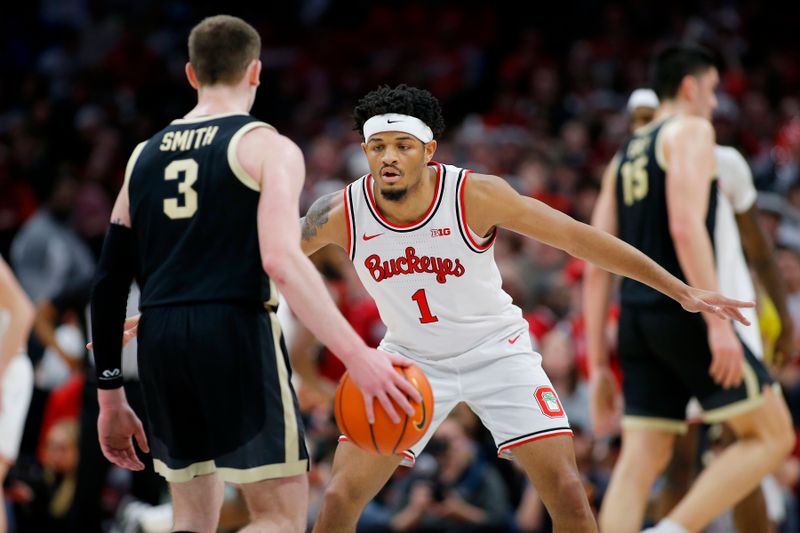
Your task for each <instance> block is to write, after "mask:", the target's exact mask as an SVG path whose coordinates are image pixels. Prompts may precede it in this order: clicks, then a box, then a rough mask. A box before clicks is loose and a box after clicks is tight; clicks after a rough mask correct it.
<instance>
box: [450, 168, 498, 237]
mask: <svg viewBox="0 0 800 533" xmlns="http://www.w3.org/2000/svg"><path fill="white" fill-rule="evenodd" d="M470 173H472V171H471V170H465V171H464V177H463V178H461V189H460V190H459V191H458V204H459V206H460V207H461V226H462V227H463V228H464V234H465V235H466V236H467V239H469V242H470V243H472V246H474V247H475V248H477V249H478V250H480V251H481V252H482V251H484V250H488V249H489V247H490V246H491V245H492V244H494V240H495V239H496V238H497V228H496V227H495V228H494V229H493V230H492V234H491V235H490V236H489V240H488V241H486V243H485V244H479V243H477V242H475V239H473V238H472V232H471V231H470V230H469V225H468V224H467V210H466V209H465V208H464V189H466V188H467V176H469V175H470Z"/></svg>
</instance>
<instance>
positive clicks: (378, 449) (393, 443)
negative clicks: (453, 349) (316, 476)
mask: <svg viewBox="0 0 800 533" xmlns="http://www.w3.org/2000/svg"><path fill="white" fill-rule="evenodd" d="M394 368H395V370H396V371H397V372H400V373H401V374H403V375H404V376H405V378H406V379H407V380H409V381H410V382H411V383H412V384H413V385H414V387H416V388H417V390H418V391H419V392H420V393H421V394H422V402H421V403H416V404H415V403H414V402H412V403H411V405H413V406H414V407H415V409H416V413H415V414H414V416H411V417H410V416H408V414H406V412H405V411H402V410H401V409H400V407H399V406H397V404H395V409H396V410H397V414H398V415H400V423H398V424H395V423H394V422H392V420H391V419H390V418H389V415H387V414H386V411H385V410H384V409H383V406H382V405H381V404H380V403H379V402H378V401H377V400H375V404H374V405H375V424H372V425H371V424H370V423H369V422H367V411H366V408H365V407H364V397H363V396H361V391H359V390H358V387H356V384H355V383H353V380H352V379H350V375H349V374H348V373H347V372H345V374H344V375H343V376H342V379H341V381H340V382H339V386H338V387H337V389H336V399H335V400H334V414H335V415H336V423H337V424H338V425H339V429H340V430H341V432H342V433H343V434H344V435H346V436H347V438H348V439H349V440H350V442H352V443H353V444H355V445H356V446H358V447H359V448H361V449H362V450H366V451H368V452H370V453H374V454H377V455H393V454H397V453H401V452H402V451H403V450H407V449H408V448H410V447H411V446H413V445H414V444H415V443H416V442H417V441H418V440H419V439H421V438H422V436H423V435H424V434H425V432H426V431H427V430H428V427H429V426H430V425H431V420H433V391H431V384H430V383H429V382H428V378H426V377H425V374H423V373H422V370H420V369H419V367H417V366H416V365H411V366H408V367H401V366H396V365H395V367H394Z"/></svg>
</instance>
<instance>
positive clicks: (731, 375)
mask: <svg viewBox="0 0 800 533" xmlns="http://www.w3.org/2000/svg"><path fill="white" fill-rule="evenodd" d="M708 345H709V347H710V348H711V367H710V368H709V369H708V373H709V374H711V377H712V378H714V381H716V382H717V383H719V384H720V385H721V386H722V387H724V388H726V389H729V388H731V387H736V386H738V385H739V384H740V383H741V382H742V366H743V365H744V350H743V349H742V343H741V342H740V341H739V338H738V337H737V336H736V333H735V332H734V331H733V325H732V324H731V323H730V321H728V320H717V319H714V318H712V319H711V321H710V322H709V327H708Z"/></svg>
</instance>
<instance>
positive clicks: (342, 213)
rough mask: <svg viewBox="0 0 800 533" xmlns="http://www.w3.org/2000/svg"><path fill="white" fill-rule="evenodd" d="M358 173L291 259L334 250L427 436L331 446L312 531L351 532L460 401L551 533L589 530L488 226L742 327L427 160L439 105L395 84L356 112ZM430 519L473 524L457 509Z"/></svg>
mask: <svg viewBox="0 0 800 533" xmlns="http://www.w3.org/2000/svg"><path fill="white" fill-rule="evenodd" d="M355 119H356V125H357V127H358V129H359V130H360V131H361V132H362V133H363V136H364V143H363V144H362V148H363V150H364V153H365V154H366V156H367V159H368V162H369V167H370V170H371V173H370V174H368V175H366V176H363V177H362V178H360V179H358V180H356V181H355V182H354V183H352V184H350V185H349V186H348V187H347V188H345V189H344V190H343V191H339V192H336V193H333V194H330V195H328V196H324V197H322V198H320V199H319V200H318V201H317V202H316V203H315V204H314V205H313V206H312V207H311V209H310V210H309V213H308V215H307V216H306V217H305V218H304V219H303V221H302V228H303V236H302V247H303V250H304V251H305V252H306V253H308V254H311V253H313V252H315V251H316V250H318V249H320V248H322V247H323V246H325V245H327V244H336V245H338V246H340V247H341V248H343V249H345V250H346V251H347V252H348V254H349V255H350V258H351V259H352V260H353V263H354V264H355V267H356V271H357V273H358V275H359V277H360V279H361V281H362V282H363V283H364V286H365V288H366V289H367V291H368V292H369V293H370V294H371V296H372V297H373V298H375V301H376V303H377V305H378V308H379V310H380V314H381V318H382V320H383V321H384V323H385V324H386V326H387V334H386V337H385V338H384V340H383V342H382V344H381V347H380V348H381V349H383V350H385V351H388V352H390V353H393V354H397V355H401V356H404V357H407V358H409V359H412V360H413V361H414V362H415V363H416V364H417V365H419V366H420V368H422V370H423V371H424V372H425V374H426V375H427V376H428V379H429V380H430V382H431V385H432V387H433V395H434V398H435V402H436V403H435V408H434V413H433V417H434V418H433V422H432V424H431V427H430V430H429V431H428V433H427V434H426V435H425V436H424V437H423V438H422V440H421V441H420V442H418V443H417V444H416V445H415V446H414V447H413V448H412V449H411V450H408V451H407V452H405V453H404V454H403V456H399V455H398V456H395V457H380V456H375V455H372V454H370V453H368V452H366V451H363V450H361V449H359V448H357V447H356V446H355V445H353V444H352V443H349V442H346V441H343V442H341V443H340V445H339V447H338V449H337V451H336V456H335V458H334V463H333V472H332V479H331V483H330V485H329V486H328V488H327V490H326V494H325V497H324V502H323V505H322V508H321V510H320V514H319V517H318V520H317V523H316V526H315V528H316V530H317V531H354V530H355V526H356V523H357V521H358V517H359V515H360V513H361V511H362V509H363V508H364V506H365V505H366V504H367V503H368V502H369V501H370V500H371V499H372V498H373V497H374V496H375V494H376V493H377V492H378V491H379V490H380V488H381V487H382V486H383V485H384V483H386V481H387V480H388V479H389V477H390V476H391V474H392V472H393V471H394V470H395V468H396V467H397V466H398V465H399V464H401V463H405V464H413V460H414V458H415V457H416V455H417V454H419V452H420V451H421V450H422V449H423V448H424V447H425V444H426V443H427V441H428V440H429V439H430V437H431V435H432V434H433V432H434V431H435V430H436V427H437V426H438V425H439V423H440V422H441V421H442V420H443V419H444V418H445V417H446V416H447V414H448V413H449V411H450V410H451V409H452V408H453V407H454V406H455V405H456V404H457V403H458V402H460V401H464V402H466V403H467V404H468V405H469V406H470V408H471V409H472V410H473V411H475V413H476V414H477V415H478V416H479V417H480V418H481V420H482V422H483V423H484V424H485V425H486V426H487V427H488V428H489V430H490V431H491V433H492V435H493V437H494V440H495V443H496V444H497V448H498V454H499V455H500V456H502V457H507V458H511V457H513V458H515V459H516V460H517V461H518V462H519V463H520V465H521V466H522V467H523V468H524V470H525V471H526V473H527V474H528V476H529V478H530V479H531V481H532V482H533V484H534V485H535V486H536V488H537V490H538V491H539V493H540V494H541V496H542V500H543V502H544V504H545V506H546V507H547V509H548V511H549V512H550V515H551V517H552V518H553V523H554V527H555V531H564V532H565V531H570V532H575V531H596V530H597V526H596V524H595V521H594V517H593V516H592V513H591V510H590V508H589V504H588V501H587V499H586V494H585V492H584V489H583V486H582V485H581V482H580V479H579V477H578V472H577V467H576V465H575V458H574V453H573V449H572V441H571V438H570V435H571V433H572V432H571V430H570V427H569V422H568V421H567V416H566V414H565V413H564V410H563V408H562V406H561V403H560V402H559V400H558V397H557V395H556V393H555V391H554V390H553V388H552V386H551V384H550V381H549V380H548V378H547V376H546V375H545V374H544V372H543V371H542V368H541V356H540V355H539V354H537V353H536V352H534V351H533V348H532V346H531V342H530V338H529V335H528V324H527V323H526V322H525V320H524V319H523V318H522V313H521V311H520V309H519V308H518V307H516V306H515V305H513V303H512V302H511V297H510V296H508V295H507V294H506V293H505V292H504V291H503V290H502V288H501V283H502V280H501V278H500V274H499V272H498V269H497V265H496V264H495V262H494V258H493V248H492V244H493V242H494V239H495V236H496V234H497V231H498V229H499V228H500V227H503V228H506V229H510V230H512V231H515V232H518V233H521V234H522V235H525V236H528V237H531V238H535V239H538V240H541V241H542V242H545V243H547V244H550V245H552V246H556V247H558V248H561V249H563V250H565V251H567V252H569V253H571V254H572V255H575V256H577V257H581V258H584V259H586V260H588V261H594V262H596V263H597V264H599V265H600V266H601V267H603V268H607V269H609V270H611V271H613V272H616V273H619V274H621V275H625V276H631V277H633V278H635V279H638V280H641V281H643V282H644V283H648V284H650V285H652V286H653V287H656V288H658V290H661V291H663V292H664V293H665V294H668V295H670V296H671V297H672V298H674V299H675V300H677V301H678V302H680V304H681V305H682V306H683V307H684V308H685V309H687V310H690V311H700V310H707V311H711V312H714V313H716V314H719V315H720V316H727V317H736V318H737V319H743V317H742V316H741V314H740V313H739V312H738V310H737V309H736V308H737V307H739V306H740V305H742V304H741V303H739V302H735V301H732V300H728V299H726V298H724V297H722V296H720V295H718V294H715V293H711V292H707V291H700V290H697V289H694V288H691V287H689V286H687V285H685V284H684V283H682V282H680V281H679V280H678V279H677V278H674V277H672V276H671V275H669V274H668V273H667V272H666V271H664V270H663V269H662V268H661V267H659V266H658V265H657V264H656V263H654V262H652V261H651V260H649V259H647V258H646V257H645V256H644V255H643V254H641V253H639V252H637V251H636V250H635V249H633V248H632V247H630V246H627V245H625V244H624V243H622V242H621V241H619V240H618V239H615V238H612V237H611V236H609V235H607V234H605V233H603V232H600V231H597V230H594V229H593V228H591V227H590V226H587V225H585V224H581V223H578V222H576V221H575V220H573V219H572V218H570V217H568V216H566V215H564V214H563V213H561V212H559V211H556V210H553V209H551V208H549V207H547V206H546V205H544V204H542V203H540V202H538V201H536V200H533V199H531V198H527V197H523V196H520V195H519V194H517V193H516V192H515V191H514V190H513V189H512V188H511V187H510V186H509V185H508V184H507V183H506V182H505V181H504V180H503V179H501V178H498V177H496V176H488V175H480V174H474V173H472V172H470V171H469V170H466V169H462V168H458V167H455V166H451V165H445V164H441V163H437V162H434V161H433V155H434V153H435V151H436V147H437V142H436V140H435V139H436V138H438V137H439V135H440V134H441V133H442V131H443V129H444V121H443V119H442V116H441V110H440V108H439V103H438V101H437V100H436V99H435V98H434V97H433V96H432V95H431V94H430V93H429V92H427V91H423V90H419V89H415V88H413V87H408V86H406V85H400V86H398V87H396V88H388V87H385V88H381V89H378V90H376V91H373V92H371V93H369V94H368V95H367V96H365V97H364V98H363V99H362V100H361V101H360V103H359V105H358V106H357V107H356V109H355ZM446 505H447V507H446V508H440V509H441V512H444V513H448V514H449V515H451V516H452V515H457V516H460V517H461V518H462V519H463V520H464V521H465V522H479V521H480V517H481V510H480V509H478V508H475V507H472V506H469V505H468V504H466V503H465V502H464V501H463V500H461V499H460V498H454V499H451V500H450V502H449V503H448V504H446Z"/></svg>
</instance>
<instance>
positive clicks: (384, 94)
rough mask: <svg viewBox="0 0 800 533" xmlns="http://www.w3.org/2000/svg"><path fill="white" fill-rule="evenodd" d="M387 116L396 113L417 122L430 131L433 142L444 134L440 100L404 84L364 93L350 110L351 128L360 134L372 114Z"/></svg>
mask: <svg viewBox="0 0 800 533" xmlns="http://www.w3.org/2000/svg"><path fill="white" fill-rule="evenodd" d="M387 113H399V114H402V115H409V116H412V117H416V118H418V119H420V120H421V121H422V122H424V123H425V124H427V125H428V127H429V128H430V129H431V131H432V132H433V138H434V139H438V138H439V137H441V135H442V133H444V117H443V116H442V108H441V106H440V105H439V100H437V99H436V97H435V96H433V95H432V94H431V93H430V92H429V91H426V90H424V89H417V88H416V87H410V86H408V85H406V84H400V85H398V86H397V87H394V88H391V87H389V86H383V87H379V88H378V89H376V90H374V91H372V92H370V93H367V95H366V96H364V97H363V98H362V99H361V100H359V101H358V104H357V105H356V107H355V109H354V110H353V119H354V120H355V128H354V129H356V130H358V131H360V132H361V134H362V135H363V134H364V123H365V122H366V121H368V120H369V119H371V118H372V117H374V116H375V115H385V114H387Z"/></svg>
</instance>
